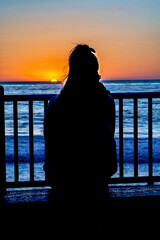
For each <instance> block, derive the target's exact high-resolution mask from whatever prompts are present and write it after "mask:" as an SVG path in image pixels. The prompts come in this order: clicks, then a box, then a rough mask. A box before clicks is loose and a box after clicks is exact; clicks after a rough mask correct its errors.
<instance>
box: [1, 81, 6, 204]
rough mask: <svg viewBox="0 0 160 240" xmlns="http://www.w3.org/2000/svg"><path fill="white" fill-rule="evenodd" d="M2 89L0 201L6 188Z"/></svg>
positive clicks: (2, 99) (2, 92) (2, 93)
mask: <svg viewBox="0 0 160 240" xmlns="http://www.w3.org/2000/svg"><path fill="white" fill-rule="evenodd" d="M3 97H4V89H3V87H2V86H0V200H1V201H2V200H3V199H4V194H5V190H6V189H5V186H6V165H5V124H4V98H3Z"/></svg>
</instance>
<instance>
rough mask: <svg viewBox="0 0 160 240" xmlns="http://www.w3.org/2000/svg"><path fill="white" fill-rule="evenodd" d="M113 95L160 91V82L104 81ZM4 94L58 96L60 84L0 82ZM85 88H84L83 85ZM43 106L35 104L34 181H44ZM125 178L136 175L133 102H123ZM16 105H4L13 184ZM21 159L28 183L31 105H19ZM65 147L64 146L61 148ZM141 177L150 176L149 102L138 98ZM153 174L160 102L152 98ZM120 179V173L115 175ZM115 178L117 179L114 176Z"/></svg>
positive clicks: (158, 156)
mask: <svg viewBox="0 0 160 240" xmlns="http://www.w3.org/2000/svg"><path fill="white" fill-rule="evenodd" d="M102 83H103V84H104V86H105V87H106V88H107V89H108V90H109V91H110V92H111V93H118V92H121V93H126V92H127V93H128V92H135V93H136V92H160V80H126V81H124V80H123V81H115V80H114V81H103V82H102ZM0 85H2V86H3V87H4V94H5V95H28V94H30V95H33V94H58V93H59V92H60V90H61V88H62V84H61V83H50V82H36V83H35V82H0ZM84 87H85V86H84ZM115 103H116V131H115V139H116V144H117V157H118V162H119V128H118V126H119V107H118V100H117V99H115ZM43 107H44V106H43V103H41V102H39V101H35V102H34V104H33V124H34V125H33V131H34V174H35V177H34V179H35V180H44V178H45V174H44V171H43V164H44V137H43V121H44V111H43ZM123 115H124V118H123V124H124V176H129V177H132V176H133V175H134V165H133V161H134V145H133V144H134V139H133V137H134V110H133V100H132V99H125V100H124V109H123ZM13 134H14V129H13V103H12V102H6V103H5V138H6V146H5V147H6V177H7V181H11V182H12V181H14V139H13ZM18 146H19V149H18V159H19V181H28V180H29V177H30V176H29V168H30V166H29V117H28V103H27V102H23V101H22V102H18ZM62 148H63V146H62ZM138 174H139V176H148V100H147V99H145V98H144V99H138ZM153 175H154V176H158V175H160V99H158V98H157V99H153ZM115 176H119V170H118V171H117V173H116V174H115ZM113 177H114V176H113Z"/></svg>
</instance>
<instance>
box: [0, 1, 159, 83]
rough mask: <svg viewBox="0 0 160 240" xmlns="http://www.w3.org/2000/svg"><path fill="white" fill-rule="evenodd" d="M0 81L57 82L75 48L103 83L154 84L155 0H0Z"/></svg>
mask: <svg viewBox="0 0 160 240" xmlns="http://www.w3.org/2000/svg"><path fill="white" fill-rule="evenodd" d="M0 33H1V36H0V81H7V80H9V81H15V80H21V81H23V80H29V81H30V80H34V81H35V80H38V81H51V80H52V79H56V80H62V79H63V78H64V77H65V76H66V74H67V69H68V68H67V67H68V56H69V51H70V50H71V49H72V48H74V47H75V45H76V44H78V43H86V44H88V45H90V46H91V47H93V48H94V49H95V50H96V53H97V57H98V59H99V62H100V74H101V77H102V79H103V80H116V79H117V80H119V79H160V0H79V1H77V0H0Z"/></svg>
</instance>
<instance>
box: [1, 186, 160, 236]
mask: <svg viewBox="0 0 160 240" xmlns="http://www.w3.org/2000/svg"><path fill="white" fill-rule="evenodd" d="M48 192H49V190H48V189H34V190H31V189H30V190H26V189H25V190H23V191H19V190H14V191H7V193H6V202H5V203H4V202H1V209H0V210H1V230H2V231H4V232H5V236H6V237H7V236H11V237H14V236H17V237H18V239H23V238H25V237H26V239H27V237H28V238H36V239H39V238H41V239H43V238H44V239H66V238H68V237H70V238H72V239H92V238H93V237H94V238H95V239H110V238H114V239H116V238H120V237H124V238H126V239H130V238H132V237H136V238H137V236H139V237H143V238H144V237H145V236H146V237H147V235H148V234H152V236H153V235H155V234H156V233H158V232H159V230H158V229H159V227H158V226H159V217H160V186H159V185H151V186H148V185H146V186H127V187H126V186H125V187H124V186H119V187H111V188H110V193H111V195H110V198H108V199H106V202H105V207H104V209H103V213H102V214H99V213H97V212H96V211H95V207H94V206H92V204H91V208H90V207H89V208H87V207H86V206H85V205H84V204H82V203H81V202H79V201H77V199H75V198H72V199H69V200H68V201H66V202H65V203H64V202H63V200H61V201H58V202H56V201H54V200H53V201H52V202H51V201H48Z"/></svg>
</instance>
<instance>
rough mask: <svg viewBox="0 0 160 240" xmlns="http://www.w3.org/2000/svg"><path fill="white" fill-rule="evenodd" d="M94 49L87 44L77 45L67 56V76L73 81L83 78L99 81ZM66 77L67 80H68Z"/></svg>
mask: <svg viewBox="0 0 160 240" xmlns="http://www.w3.org/2000/svg"><path fill="white" fill-rule="evenodd" d="M94 53H95V50H94V49H93V48H90V47H89V46H88V45H82V44H79V45H77V46H76V47H75V48H74V49H73V50H72V51H71V54H70V57H69V75H68V78H69V79H70V80H71V79H72V80H73V81H76V80H77V81H78V79H79V80H81V81H83V79H85V80H87V79H88V81H89V79H90V80H91V81H99V79H100V76H99V74H98V69H99V64H98V60H97V58H96V56H95V54H94ZM69 79H68V80H69Z"/></svg>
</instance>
